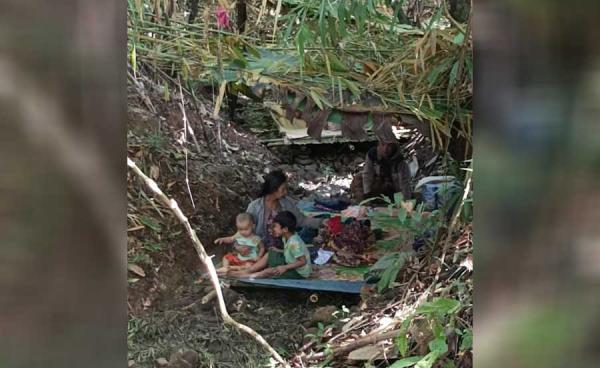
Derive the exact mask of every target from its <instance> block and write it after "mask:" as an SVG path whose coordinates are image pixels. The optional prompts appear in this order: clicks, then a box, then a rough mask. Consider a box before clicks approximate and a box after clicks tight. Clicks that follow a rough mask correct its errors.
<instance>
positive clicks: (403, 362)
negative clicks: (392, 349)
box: [390, 356, 423, 368]
mask: <svg viewBox="0 0 600 368" xmlns="http://www.w3.org/2000/svg"><path fill="white" fill-rule="evenodd" d="M422 358H423V357H421V356H413V357H410V358H404V359H400V360H397V361H396V362H394V364H392V365H391V366H390V368H404V367H412V366H414V365H415V364H416V363H417V362H419V361H420V360H421V359H422Z"/></svg>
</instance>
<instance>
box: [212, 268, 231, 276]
mask: <svg viewBox="0 0 600 368" xmlns="http://www.w3.org/2000/svg"><path fill="white" fill-rule="evenodd" d="M228 270H229V267H227V266H225V267H221V268H217V269H216V270H215V271H216V272H217V275H219V276H223V275H225V274H226V273H227V271H228Z"/></svg>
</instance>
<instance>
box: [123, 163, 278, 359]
mask: <svg viewBox="0 0 600 368" xmlns="http://www.w3.org/2000/svg"><path fill="white" fill-rule="evenodd" d="M127 166H129V168H131V169H132V170H133V172H134V173H135V174H136V175H137V176H139V177H140V178H141V179H142V180H143V181H144V183H145V184H146V185H147V186H148V188H150V190H151V191H152V192H153V193H154V196H155V197H156V198H158V200H160V201H161V202H162V203H163V204H164V205H165V206H167V207H169V209H171V212H173V214H174V215H175V217H177V219H178V220H179V221H180V222H181V224H182V225H183V226H184V227H185V229H186V230H187V233H188V235H189V237H190V239H191V240H192V245H193V246H194V249H196V252H197V253H198V256H199V257H200V261H202V263H204V265H206V268H207V269H208V276H209V278H210V281H211V284H212V286H213V288H214V290H215V292H216V295H217V301H218V304H219V311H220V313H221V316H222V317H223V321H224V322H225V323H226V324H229V325H232V326H233V327H235V328H237V329H238V330H241V331H244V332H245V333H247V334H248V335H250V336H252V337H253V338H254V339H255V340H256V341H257V342H258V343H259V344H260V345H262V346H263V347H264V348H265V349H267V350H268V351H269V353H271V355H272V356H273V358H275V360H277V361H278V362H279V363H281V364H282V365H283V366H284V367H286V368H289V367H290V366H289V365H288V364H287V363H286V362H285V360H283V358H282V357H281V356H280V355H279V353H277V352H276V351H275V349H273V348H272V347H271V345H269V343H268V342H267V341H266V340H265V339H264V338H263V337H262V336H261V335H259V334H258V333H257V332H256V331H254V330H253V329H251V328H250V327H248V326H246V325H243V324H241V323H239V322H237V321H236V320H234V319H233V318H231V316H230V315H229V313H228V312H227V307H226V306H225V301H224V299H223V292H222V291H221V285H220V284H219V278H218V276H217V273H216V271H215V266H214V264H213V263H212V259H211V258H210V257H209V256H208V254H207V253H206V250H204V246H203V245H202V242H200V239H198V236H197V235H196V232H195V231H194V229H193V228H192V226H191V225H190V222H189V221H188V219H187V217H185V215H184V214H183V212H182V211H181V209H180V208H179V205H178V204H177V202H176V201H175V200H174V199H169V197H167V196H166V194H165V193H163V191H162V190H161V189H160V188H159V187H158V184H156V182H155V181H154V180H152V179H151V178H149V177H148V176H147V175H146V174H144V173H143V172H142V170H140V169H139V168H138V167H137V165H136V164H135V162H134V161H133V160H132V159H130V158H129V157H127Z"/></svg>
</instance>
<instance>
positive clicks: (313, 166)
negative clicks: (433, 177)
mask: <svg viewBox="0 0 600 368" xmlns="http://www.w3.org/2000/svg"><path fill="white" fill-rule="evenodd" d="M304 168H305V169H306V171H308V172H310V171H318V166H317V164H314V163H313V164H309V165H305V166H304Z"/></svg>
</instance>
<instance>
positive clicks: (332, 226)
mask: <svg viewBox="0 0 600 368" xmlns="http://www.w3.org/2000/svg"><path fill="white" fill-rule="evenodd" d="M327 227H328V228H329V232H330V233H331V235H337V234H339V233H341V232H342V228H343V227H344V225H342V218H341V217H340V216H335V217H332V218H330V219H329V220H327Z"/></svg>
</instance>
